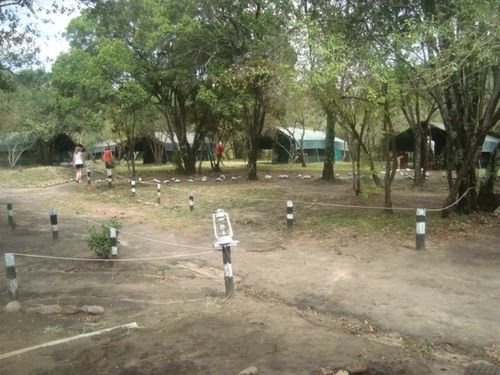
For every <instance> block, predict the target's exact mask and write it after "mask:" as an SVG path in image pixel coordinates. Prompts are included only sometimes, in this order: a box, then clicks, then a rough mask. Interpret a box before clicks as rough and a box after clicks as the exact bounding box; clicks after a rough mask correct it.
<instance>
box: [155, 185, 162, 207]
mask: <svg viewBox="0 0 500 375" xmlns="http://www.w3.org/2000/svg"><path fill="white" fill-rule="evenodd" d="M156 202H157V203H158V204H161V184H160V183H158V184H156Z"/></svg>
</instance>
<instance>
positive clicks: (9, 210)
mask: <svg viewBox="0 0 500 375" xmlns="http://www.w3.org/2000/svg"><path fill="white" fill-rule="evenodd" d="M7 215H8V220H9V225H10V226H11V228H12V230H14V229H16V221H15V220H14V210H13V208H12V202H11V201H10V198H8V200H7Z"/></svg>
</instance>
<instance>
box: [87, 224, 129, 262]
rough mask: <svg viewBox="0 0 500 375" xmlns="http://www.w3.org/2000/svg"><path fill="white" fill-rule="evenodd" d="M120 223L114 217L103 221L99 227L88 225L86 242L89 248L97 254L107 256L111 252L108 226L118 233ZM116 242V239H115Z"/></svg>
mask: <svg viewBox="0 0 500 375" xmlns="http://www.w3.org/2000/svg"><path fill="white" fill-rule="evenodd" d="M121 227H122V224H121V223H120V222H119V221H118V220H115V219H111V220H108V221H106V222H105V223H103V224H102V225H101V226H100V227H98V228H96V227H90V228H89V229H88V235H87V243H88V245H89V248H90V250H92V251H93V252H94V253H95V254H96V255H97V256H100V257H102V258H107V257H109V255H110V254H111V239H110V238H109V228H116V234H117V235H118V232H119V230H120V229H121ZM117 243H118V240H117Z"/></svg>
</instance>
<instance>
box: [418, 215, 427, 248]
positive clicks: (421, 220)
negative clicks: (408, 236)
mask: <svg viewBox="0 0 500 375" xmlns="http://www.w3.org/2000/svg"><path fill="white" fill-rule="evenodd" d="M416 232H417V238H416V249H417V250H425V208H417V228H416Z"/></svg>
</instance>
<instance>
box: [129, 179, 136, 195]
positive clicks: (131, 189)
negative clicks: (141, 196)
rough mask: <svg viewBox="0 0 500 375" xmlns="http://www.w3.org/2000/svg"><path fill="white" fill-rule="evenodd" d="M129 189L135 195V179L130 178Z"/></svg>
mask: <svg viewBox="0 0 500 375" xmlns="http://www.w3.org/2000/svg"><path fill="white" fill-rule="evenodd" d="M130 191H131V192H132V195H135V180H130Z"/></svg>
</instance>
